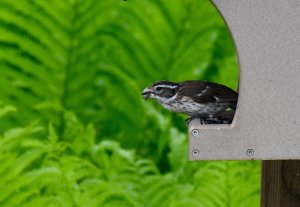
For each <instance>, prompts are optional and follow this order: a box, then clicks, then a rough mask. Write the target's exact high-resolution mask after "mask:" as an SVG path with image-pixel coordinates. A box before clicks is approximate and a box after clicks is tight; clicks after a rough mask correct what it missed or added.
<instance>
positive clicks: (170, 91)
mask: <svg viewBox="0 0 300 207" xmlns="http://www.w3.org/2000/svg"><path fill="white" fill-rule="evenodd" d="M142 95H143V96H144V99H145V100H147V99H149V98H152V99H155V100H156V101H157V102H159V103H160V104H161V105H162V106H163V107H164V108H166V109H168V110H170V111H172V112H177V113H183V114H187V115H189V116H190V117H189V118H188V119H187V120H186V123H187V124H189V122H190V121H191V120H193V119H194V118H200V120H201V123H229V122H230V123H231V121H232V118H233V115H234V111H235V109H236V105H237V99H238V93H237V92H235V91H234V90H232V89H230V88H228V87H226V86H224V85H221V84H218V83H213V82H207V81H198V80H191V81H184V82H180V83H173V82H170V81H158V82H155V83H154V84H152V85H151V86H149V87H147V88H145V89H144V90H143V92H142ZM227 109H231V111H232V112H233V113H227ZM221 114H226V116H225V117H223V118H224V119H225V120H222V117H221V116H220V115H221ZM228 114H231V115H230V116H231V117H230V116H229V118H228ZM228 119H229V120H230V121H228Z"/></svg>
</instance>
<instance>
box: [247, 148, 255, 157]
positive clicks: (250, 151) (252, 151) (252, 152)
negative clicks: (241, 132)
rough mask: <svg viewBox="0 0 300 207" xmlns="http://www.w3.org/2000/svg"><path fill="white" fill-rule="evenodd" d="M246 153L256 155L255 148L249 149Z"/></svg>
mask: <svg viewBox="0 0 300 207" xmlns="http://www.w3.org/2000/svg"><path fill="white" fill-rule="evenodd" d="M246 154H247V156H253V155H254V150H253V149H247V151H246Z"/></svg>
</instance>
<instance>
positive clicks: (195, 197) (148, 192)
mask: <svg viewBox="0 0 300 207" xmlns="http://www.w3.org/2000/svg"><path fill="white" fill-rule="evenodd" d="M162 79H167V80H172V81H183V80H189V79H205V80H210V81H215V82H219V83H222V84H225V85H227V86H229V87H231V88H234V89H236V88H237V81H238V67H237V57H236V51H235V49H234V45H233V41H232V39H231V37H230V34H229V31H228V29H227V28H226V26H225V23H224V22H223V20H222V19H221V17H220V15H219V14H218V12H217V10H216V9H215V8H214V6H213V5H212V4H211V3H210V2H209V0H127V1H122V0H64V1H62V0H47V1H45V0H19V1H17V0H15V1H12V0H0V91H1V92H0V132H1V135H0V163H1V164H0V206H1V207H13V206H18V207H20V206H26V207H27V206H32V207H36V206H51V207H56V206H63V207H65V206H66V207H68V206H86V207H93V206H101V207H108V206H113V207H124V206H126V207H127V206H128V207H135V206H137V207H140V206H141V207H165V206H168V207H169V206H170V207H187V206H188V207H256V206H259V177H260V175H259V173H260V170H259V162H256V161H210V162H204V161H200V162H189V161H187V159H188V158H187V154H188V151H187V128H186V127H185V125H184V119H185V118H186V117H184V116H182V115H176V114H172V113H170V112H168V111H166V110H163V109H162V107H161V106H159V105H158V104H156V103H154V102H151V101H149V102H145V101H143V100H142V97H141V95H140V93H141V91H142V89H143V88H144V87H146V86H147V85H149V84H150V83H152V82H154V81H157V80H162ZM233 147H234V146H233Z"/></svg>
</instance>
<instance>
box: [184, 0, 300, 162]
mask: <svg viewBox="0 0 300 207" xmlns="http://www.w3.org/2000/svg"><path fill="white" fill-rule="evenodd" d="M212 2H213V3H214V4H215V6H216V7H217V9H218V10H219V12H220V13H221V15H222V16H223V18H224V21H225V22H226V23H227V25H228V28H229V30H230V31H231V33H232V36H233V39H234V42H235V44H236V49H237V52H238V59H239V99H238V108H237V112H236V115H235V117H234V120H233V123H232V124H231V125H201V124H200V122H199V120H193V121H192V122H191V123H190V126H189V158H190V159H191V160H222V159H226V160H241V159H259V160H277V159H299V158H300V1H298V0H289V1H287V0H276V1H274V0H212Z"/></svg>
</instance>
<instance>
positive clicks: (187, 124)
mask: <svg viewBox="0 0 300 207" xmlns="http://www.w3.org/2000/svg"><path fill="white" fill-rule="evenodd" d="M194 119H200V124H205V120H206V119H205V117H203V116H200V115H193V116H190V117H189V118H187V119H186V120H185V124H186V126H189V124H190V123H191V121H193V120H194Z"/></svg>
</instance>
